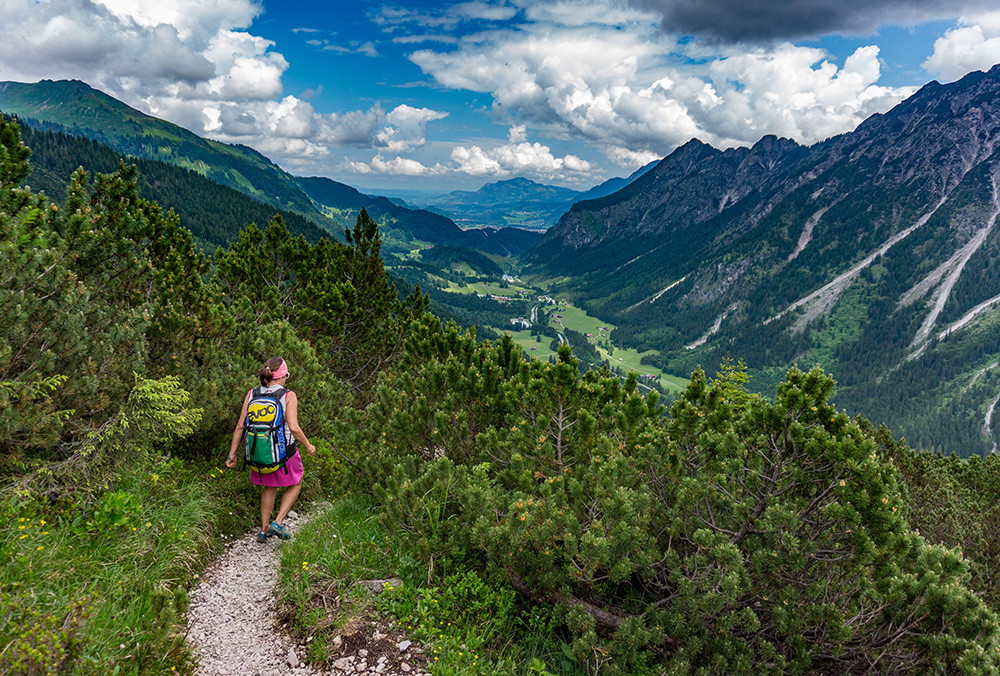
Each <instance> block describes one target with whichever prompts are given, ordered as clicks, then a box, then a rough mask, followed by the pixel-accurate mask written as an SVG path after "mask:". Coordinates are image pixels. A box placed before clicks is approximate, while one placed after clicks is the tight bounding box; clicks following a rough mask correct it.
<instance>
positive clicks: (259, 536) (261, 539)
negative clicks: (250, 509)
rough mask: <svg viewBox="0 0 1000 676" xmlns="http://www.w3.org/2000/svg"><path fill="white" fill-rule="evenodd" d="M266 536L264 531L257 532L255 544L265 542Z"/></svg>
mask: <svg viewBox="0 0 1000 676" xmlns="http://www.w3.org/2000/svg"><path fill="white" fill-rule="evenodd" d="M267 536H268V534H267V533H265V532H264V531H258V532H257V542H267Z"/></svg>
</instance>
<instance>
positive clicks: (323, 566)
mask: <svg viewBox="0 0 1000 676" xmlns="http://www.w3.org/2000/svg"><path fill="white" fill-rule="evenodd" d="M477 567H478V566H476V564H475V562H464V561H450V560H444V561H438V562H436V564H435V566H434V567H433V568H429V567H428V566H426V565H424V564H422V563H420V562H418V561H417V559H416V558H414V557H413V556H412V555H411V554H409V552H408V548H407V542H406V534H405V533H394V532H391V531H389V530H388V529H387V528H386V527H385V526H384V525H383V524H382V522H381V520H380V518H379V516H378V510H377V507H376V505H375V504H374V503H373V502H372V501H371V500H370V499H368V498H364V497H357V496H355V497H344V498H342V499H340V500H339V501H338V502H337V503H336V504H335V505H333V506H332V507H330V508H329V509H327V510H325V511H322V512H319V513H317V514H315V515H314V516H313V518H312V519H311V520H310V521H309V522H308V523H307V524H306V525H305V526H304V527H303V528H301V529H299V531H298V532H297V533H296V535H295V538H294V539H292V540H291V541H290V542H289V544H288V545H286V546H285V547H283V548H282V558H281V574H280V580H281V582H280V585H281V598H282V601H283V604H284V606H285V607H286V609H287V610H286V612H287V613H288V615H289V616H290V618H291V620H292V625H293V628H294V630H296V631H298V632H299V633H300V634H303V635H307V636H309V637H310V638H311V640H310V641H309V644H310V658H311V659H312V660H313V662H314V666H318V664H317V658H322V659H323V660H329V659H330V658H331V657H332V655H331V650H330V645H331V640H332V638H333V636H334V635H336V634H337V633H339V632H340V630H342V629H343V627H344V626H345V624H346V623H347V622H349V621H350V620H351V618H352V617H357V616H359V615H362V614H364V613H365V612H373V613H377V614H379V615H380V616H381V617H383V618H384V621H385V622H386V623H388V624H390V625H391V626H392V628H393V629H394V630H396V631H400V632H402V634H403V635H405V636H406V637H407V638H410V639H411V640H414V641H417V642H418V643H419V644H420V645H421V646H422V647H423V649H424V651H425V656H426V657H427V659H428V663H429V664H428V670H429V671H430V672H431V673H432V674H434V675H435V676H480V675H483V674H495V675H497V676H521V675H524V676H528V675H529V674H536V675H541V676H544V675H545V674H550V675H554V674H561V675H565V676H579V675H580V674H582V673H583V672H582V671H580V670H579V669H578V667H577V666H576V665H575V664H574V663H572V662H571V661H570V660H568V659H567V657H566V655H565V653H564V645H563V643H562V639H561V633H560V632H561V624H560V623H559V622H558V621H557V620H556V619H555V617H554V615H553V614H552V613H551V612H550V611H548V610H545V609H541V608H532V607H529V606H525V605H523V604H522V601H521V600H520V599H519V598H518V597H517V595H516V594H515V593H514V592H513V590H511V589H510V587H509V586H508V585H506V584H503V583H497V582H494V581H492V580H490V579H488V578H486V577H484V575H485V573H482V572H481V571H479V570H475V569H476V568H477ZM435 571H436V572H435ZM391 577H399V578H401V579H402V580H403V584H402V585H401V586H400V587H398V588H395V587H391V588H387V589H386V590H385V591H384V592H383V593H382V594H381V595H380V596H378V597H377V599H374V600H373V599H372V598H371V597H370V596H369V595H367V593H364V592H360V591H358V590H357V589H356V588H355V587H354V586H353V585H354V583H355V582H357V581H358V580H367V579H388V578H391ZM334 596H339V597H340V598H341V600H342V601H345V602H346V603H345V604H344V605H341V606H340V610H339V611H332V610H330V609H331V608H332V607H333V606H334V604H332V603H331V602H330V601H331V599H332V598H333V597H334ZM324 600H326V602H325V603H324Z"/></svg>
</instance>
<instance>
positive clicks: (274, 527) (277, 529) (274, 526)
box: [267, 521, 292, 540]
mask: <svg viewBox="0 0 1000 676" xmlns="http://www.w3.org/2000/svg"><path fill="white" fill-rule="evenodd" d="M267 534H268V535H277V536H278V537H279V538H281V539H282V540H289V539H291V537H292V534H291V533H289V532H288V529H287V528H285V527H284V526H282V525H281V524H280V523H278V522H277V521H272V522H271V526H270V527H269V528H268V529H267Z"/></svg>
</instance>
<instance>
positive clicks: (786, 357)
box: [529, 66, 1000, 426]
mask: <svg viewBox="0 0 1000 676" xmlns="http://www.w3.org/2000/svg"><path fill="white" fill-rule="evenodd" d="M998 213H1000V66H997V67H994V68H993V69H991V70H990V71H989V72H988V73H973V74H970V75H968V76H967V77H965V78H963V79H962V80H961V81H959V82H956V83H954V84H950V85H947V86H944V85H940V84H938V83H931V84H929V85H927V86H925V87H924V88H922V89H921V90H920V91H919V92H917V93H916V94H914V95H913V96H912V97H910V98H909V99H907V100H906V101H904V102H903V103H901V104H900V105H898V106H897V107H896V108H894V109H893V110H891V111H889V112H887V113H886V114H884V115H876V116H874V117H872V118H870V119H868V120H867V121H865V122H864V123H863V124H862V125H860V126H859V127H858V128H857V129H856V130H855V131H854V132H852V133H849V134H844V135H842V136H839V137H836V138H833V139H829V140H827V141H825V142H823V143H820V144H817V145H815V146H811V147H808V148H807V147H802V146H798V145H797V144H795V143H793V142H791V141H788V140H784V139H776V138H773V137H769V138H765V139H762V140H761V141H760V142H759V143H757V144H756V145H755V146H753V147H752V148H738V149H731V150H727V151H725V152H721V151H718V150H715V149H713V148H710V147H708V146H706V145H704V144H702V143H699V142H697V141H692V142H690V143H688V144H687V145H685V146H683V147H681V148H678V149H677V150H676V151H675V152H674V153H672V154H671V155H670V156H669V157H667V158H665V159H664V160H663V161H661V162H660V164H659V165H658V166H657V167H656V168H655V169H654V170H652V171H650V172H649V173H648V174H646V175H645V176H643V177H642V178H640V179H639V180H637V181H635V182H634V183H633V184H632V185H630V186H629V187H628V188H626V189H625V190H622V191H620V192H618V193H615V194H614V195H611V196H608V197H606V198H604V199H601V200H594V201H590V202H582V203H579V204H577V205H576V206H575V207H574V208H573V209H572V210H571V211H570V212H569V213H567V214H566V215H565V216H564V217H563V219H562V220H561V221H560V223H559V225H558V226H557V227H555V228H553V229H552V230H550V231H549V232H548V233H547V234H546V236H545V238H544V239H543V241H542V242H541V243H540V244H539V245H538V246H537V247H536V248H535V250H534V251H533V252H532V253H531V256H530V259H529V260H530V263H531V264H532V265H537V266H539V267H540V268H541V269H543V270H545V271H546V273H547V274H548V275H550V276H556V275H559V276H566V277H567V278H568V279H567V281H566V282H565V283H564V285H563V288H562V289H561V290H562V291H563V292H567V293H572V294H574V295H575V296H576V298H577V300H579V301H580V302H583V303H585V304H587V305H589V306H590V308H591V309H592V310H594V311H597V312H599V313H601V314H602V315H603V316H604V317H605V318H606V319H607V320H609V321H611V322H613V323H616V324H618V325H619V326H620V327H621V328H620V329H619V336H618V337H619V338H620V339H623V340H627V341H629V342H631V343H633V344H635V345H637V346H640V347H644V348H654V349H658V350H660V351H661V356H662V362H663V364H664V365H666V366H673V367H674V368H675V370H678V371H681V372H683V370H684V368H688V367H691V366H692V365H693V364H694V363H695V360H696V359H698V360H703V361H700V363H706V364H711V363H712V360H713V359H716V358H718V357H719V356H720V355H722V354H724V353H725V352H729V353H732V354H733V355H734V356H738V357H743V358H744V359H746V360H747V361H748V363H751V365H752V366H755V367H756V368H758V369H759V370H760V372H769V370H770V371H776V370H778V369H782V368H783V367H785V366H787V365H788V364H790V363H791V362H793V361H796V360H798V361H802V360H803V359H821V360H822V361H823V362H824V366H826V367H828V368H829V369H830V370H832V371H833V372H834V375H835V376H837V377H838V379H839V380H840V381H841V382H842V383H843V384H844V385H845V386H846V387H845V388H844V390H843V391H844V393H845V397H846V398H847V399H848V400H850V398H851V396H855V397H861V396H862V395H861V394H860V393H861V392H862V391H863V390H864V388H863V387H862V384H864V383H866V382H867V383H874V382H890V381H892V380H893V379H894V378H899V377H902V375H901V374H906V373H907V372H912V371H914V370H915V369H916V370H919V368H920V364H929V363H931V362H935V363H938V364H939V365H940V363H942V362H943V361H948V360H949V359H950V361H949V362H948V363H949V366H948V368H947V369H946V370H947V371H948V373H947V374H944V373H943V372H942V376H941V377H942V378H943V379H944V380H947V381H949V382H952V381H953V384H954V386H955V387H959V382H958V380H955V379H956V378H960V375H959V374H961V373H966V372H972V371H978V370H980V369H982V368H983V367H984V366H988V365H989V364H987V363H984V362H985V361H988V360H989V359H990V358H991V357H989V354H992V353H988V354H987V353H984V352H983V350H986V351H987V352H988V350H990V349H992V348H991V347H990V346H989V345H987V344H979V343H977V345H979V347H977V348H975V349H973V348H972V347H971V345H972V343H971V342H969V341H973V342H974V341H975V340H979V338H975V336H977V335H980V334H981V333H982V332H987V333H988V329H986V328H984V327H986V326H988V325H990V322H991V321H993V320H992V317H993V315H994V314H995V313H998V312H1000V311H998V310H997V309H996V308H998V307H1000V272H998V271H997V269H998V267H1000V265H998V264H1000V228H996V227H995V225H996V220H997V214H998ZM997 321H998V322H1000V316H998V317H997ZM976 327H979V328H978V329H977V328H976ZM977 331H978V332H979V333H977ZM959 334H962V335H959ZM962 336H964V337H962ZM945 338H948V343H949V344H948V345H944V344H943V343H942V342H941V341H944V340H945ZM962 341H965V342H964V347H963V342H962ZM987 342H988V341H987ZM946 353H947V354H948V355H950V356H949V357H947V358H946V357H944V356H942V355H944V354H946ZM958 354H961V355H962V356H961V357H959V356H956V355H958ZM996 356H997V361H1000V353H998V354H997V355H996ZM972 362H975V364H973V363H972ZM716 363H717V362H716ZM928 368H930V367H928ZM939 371H940V368H939ZM907 377H909V378H910V379H911V381H915V380H919V378H918V377H917V376H915V375H912V374H911V375H909V376H907ZM921 377H923V376H921ZM949 379H950V380H949ZM981 381H982V379H978V380H977V383H981ZM852 388H853V389H852ZM951 389H952V390H953V389H954V388H951ZM998 391H1000V390H998ZM852 392H853V393H854V394H851V393H852ZM987 394H989V393H987ZM865 396H868V395H865ZM942 396H944V395H942ZM989 397H990V398H995V397H996V392H993V393H992V394H989ZM988 404H989V402H987V401H986V400H985V399H983V400H982V401H977V402H976V403H975V404H974V407H975V408H976V410H977V411H979V413H981V414H982V415H981V416H980V420H979V422H980V423H983V424H986V423H990V421H989V420H985V417H987V416H986V413H985V411H986V410H992V409H990V407H989V406H988ZM936 405H943V404H941V402H938V404H928V407H930V408H933V407H934V406H936ZM970 405H971V404H970ZM994 408H995V407H994ZM928 415H929V414H928ZM977 415H978V413H977ZM984 421H985V422H984ZM981 426H982V425H981ZM987 426H989V425H987Z"/></svg>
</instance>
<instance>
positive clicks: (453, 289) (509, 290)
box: [443, 282, 535, 298]
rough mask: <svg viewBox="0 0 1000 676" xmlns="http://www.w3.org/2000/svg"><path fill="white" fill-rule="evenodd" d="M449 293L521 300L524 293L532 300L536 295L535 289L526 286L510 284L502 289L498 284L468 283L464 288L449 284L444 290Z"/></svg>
mask: <svg viewBox="0 0 1000 676" xmlns="http://www.w3.org/2000/svg"><path fill="white" fill-rule="evenodd" d="M443 290H444V291H448V292H449V293H463V294H472V293H481V294H483V295H486V296H506V297H508V298H520V297H521V294H519V293H518V292H522V293H523V294H526V297H527V298H531V297H532V295H533V294H534V293H535V292H534V290H533V289H531V288H529V287H525V286H518V285H517V284H510V285H508V286H507V287H506V288H500V284H499V283H497V282H490V283H489V284H488V285H487V282H468V283H466V284H465V285H464V286H459V285H458V284H456V283H455V282H451V283H449V284H448V288H446V289H443Z"/></svg>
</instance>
